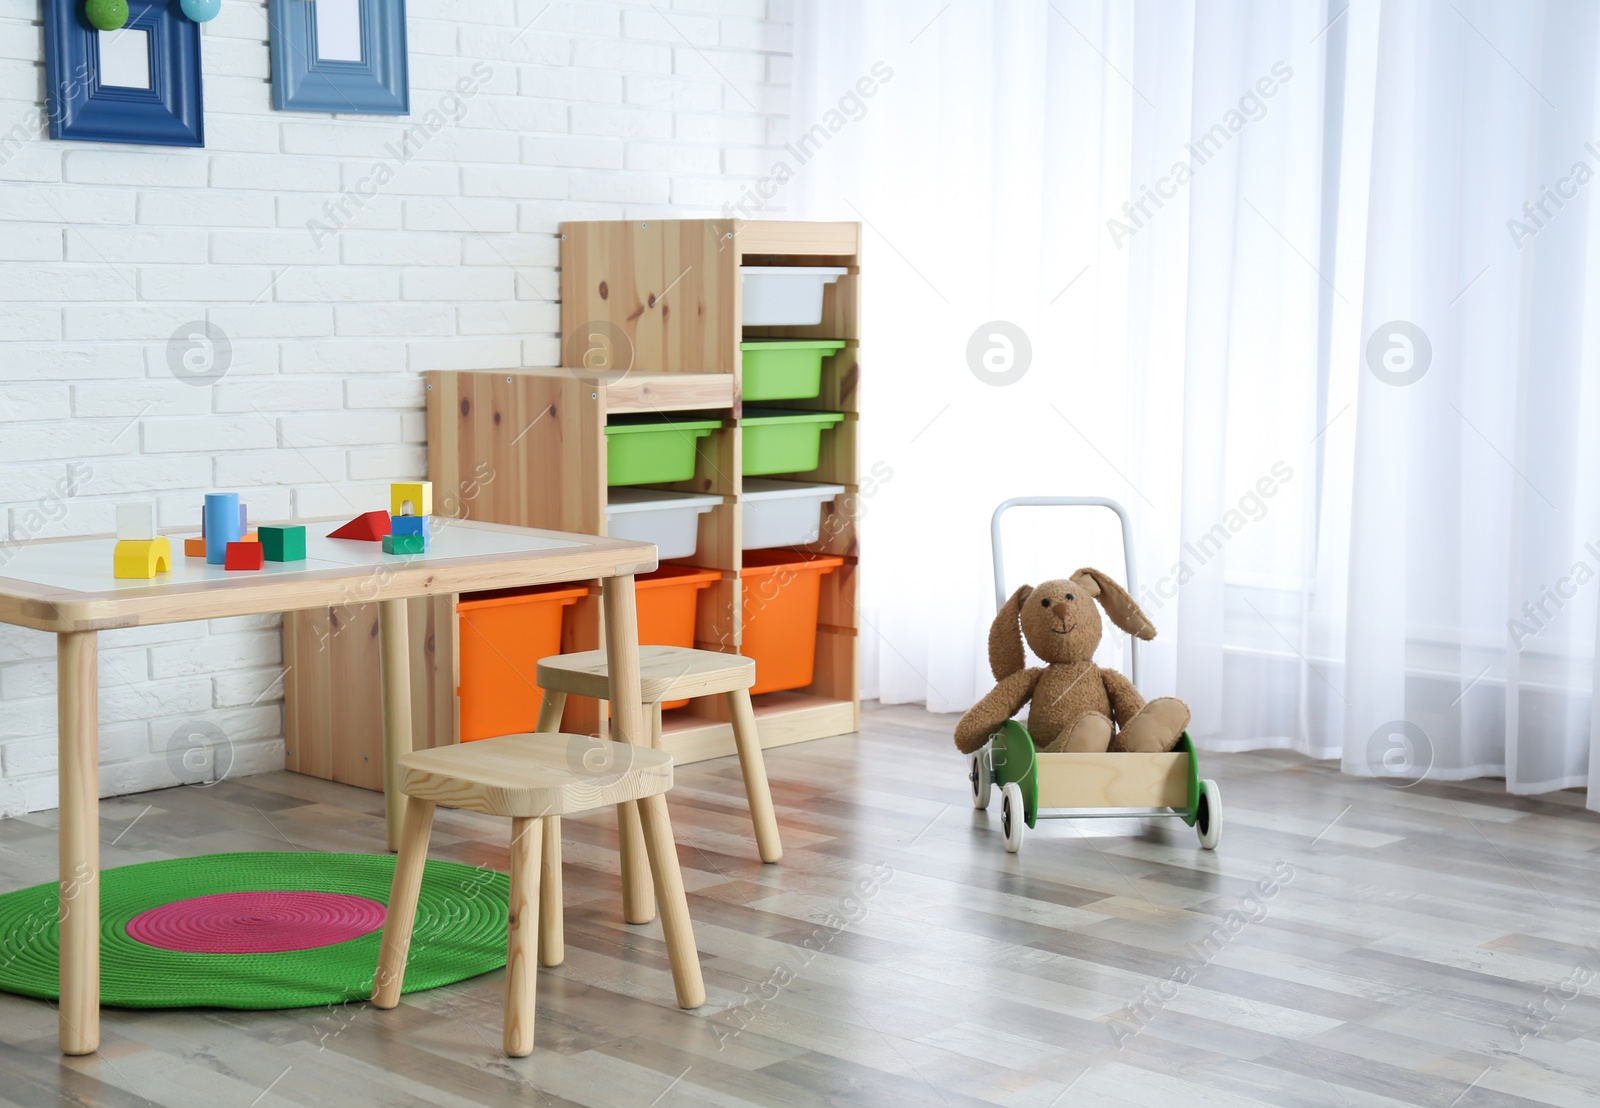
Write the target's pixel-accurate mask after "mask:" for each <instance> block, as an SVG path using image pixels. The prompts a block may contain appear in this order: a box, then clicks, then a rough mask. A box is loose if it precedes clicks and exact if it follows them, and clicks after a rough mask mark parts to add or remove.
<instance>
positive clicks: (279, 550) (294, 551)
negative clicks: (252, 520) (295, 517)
mask: <svg viewBox="0 0 1600 1108" xmlns="http://www.w3.org/2000/svg"><path fill="white" fill-rule="evenodd" d="M260 534H261V550H262V552H263V553H264V554H265V555H266V557H267V561H269V562H303V561H305V560H306V529H305V528H304V527H263V528H261V531H260Z"/></svg>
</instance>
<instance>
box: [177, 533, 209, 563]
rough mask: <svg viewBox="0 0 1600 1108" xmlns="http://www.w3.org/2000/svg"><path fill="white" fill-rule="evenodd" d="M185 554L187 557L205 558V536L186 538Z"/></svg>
mask: <svg viewBox="0 0 1600 1108" xmlns="http://www.w3.org/2000/svg"><path fill="white" fill-rule="evenodd" d="M183 556H184V557H185V558H204V557H205V556H206V540H205V538H204V537H203V536H202V537H201V538H198V539H184V540H183Z"/></svg>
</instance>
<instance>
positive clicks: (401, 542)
mask: <svg viewBox="0 0 1600 1108" xmlns="http://www.w3.org/2000/svg"><path fill="white" fill-rule="evenodd" d="M425 546H426V544H425V542H424V541H423V538H422V536H421V535H385V536H383V552H384V553H385V554H421V553H422V552H423V550H424V548H425Z"/></svg>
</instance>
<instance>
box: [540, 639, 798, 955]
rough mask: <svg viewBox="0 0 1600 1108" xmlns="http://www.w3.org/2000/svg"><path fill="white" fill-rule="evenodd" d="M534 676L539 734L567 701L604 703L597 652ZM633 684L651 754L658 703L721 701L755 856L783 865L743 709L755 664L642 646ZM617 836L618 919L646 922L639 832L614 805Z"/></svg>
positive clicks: (751, 714)
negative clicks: (721, 697) (639, 693)
mask: <svg viewBox="0 0 1600 1108" xmlns="http://www.w3.org/2000/svg"><path fill="white" fill-rule="evenodd" d="M536 673H537V680H538V682H539V687H540V688H541V689H543V690H544V702H543V704H542V705H541V706H540V708H539V722H538V724H537V725H536V726H537V728H538V730H539V731H541V732H548V731H559V730H560V729H561V712H562V710H563V709H564V708H565V707H566V703H567V697H568V696H569V695H571V696H592V697H594V698H595V699H596V700H606V701H609V700H610V699H611V680H610V677H609V674H608V670H607V668H606V652H605V651H603V650H587V651H584V652H582V653H580V654H559V655H556V656H554V657H550V658H543V659H541V660H540V661H539V665H538V668H537V671H536ZM639 678H640V681H639V683H640V687H641V689H642V690H643V694H644V703H645V705H646V706H647V707H648V708H649V709H650V720H651V722H650V742H651V745H652V746H654V747H656V748H657V749H659V748H660V746H661V702H662V701H663V700H678V699H682V698H684V697H693V696H710V695H712V694H714V693H724V694H726V696H727V699H728V713H729V715H730V716H731V717H732V723H733V742H734V746H735V748H736V749H737V750H738V752H739V768H740V769H741V770H742V771H743V773H744V794H745V797H746V798H747V799H748V800H749V802H750V820H751V822H752V823H754V824H755V830H756V849H757V850H758V851H759V852H760V854H761V860H762V861H763V862H776V861H777V860H778V859H779V858H782V857H783V843H782V842H781V841H779V838H778V820H777V817H775V816H774V815H773V814H772V792H771V790H770V789H769V788H768V787H767V767H766V762H765V761H764V760H763V758H762V756H761V739H760V737H759V736H758V735H757V734H756V716H755V711H754V710H753V709H752V708H751V706H750V686H751V685H753V684H755V680H756V664H755V661H754V660H753V659H750V658H745V657H741V656H740V655H738V654H719V653H717V652H716V651H714V650H690V649H687V648H685V647H679V646H641V647H640V648H639ZM617 834H618V835H619V836H620V837H621V838H622V839H623V841H624V842H626V843H628V844H629V848H628V849H624V850H623V852H622V857H623V860H624V862H628V861H629V859H632V860H634V864H632V865H625V866H624V869H623V873H622V915H623V918H624V919H626V920H627V921H628V922H629V923H648V922H650V920H652V919H654V918H655V906H654V904H653V903H652V902H651V899H650V875H649V874H648V873H644V872H641V867H640V866H639V865H638V864H637V860H638V859H641V858H643V857H644V852H643V851H642V850H640V849H639V825H638V823H637V821H636V820H635V818H634V816H633V814H632V812H631V811H630V810H629V806H628V805H626V804H621V805H618V806H617ZM560 872H561V836H560V833H559V832H556V833H555V834H552V835H550V836H548V837H547V838H546V839H545V873H546V875H549V874H551V873H555V874H559V873H560ZM558 944H559V940H557V941H556V943H554V944H552V945H551V947H550V948H549V950H548V954H549V956H550V957H554V959H555V961H549V960H548V958H547V957H546V953H547V951H546V949H545V947H544V946H542V945H541V948H540V959H541V961H543V962H544V964H545V965H547V966H553V965H559V964H560V963H561V951H560V946H559V945H558Z"/></svg>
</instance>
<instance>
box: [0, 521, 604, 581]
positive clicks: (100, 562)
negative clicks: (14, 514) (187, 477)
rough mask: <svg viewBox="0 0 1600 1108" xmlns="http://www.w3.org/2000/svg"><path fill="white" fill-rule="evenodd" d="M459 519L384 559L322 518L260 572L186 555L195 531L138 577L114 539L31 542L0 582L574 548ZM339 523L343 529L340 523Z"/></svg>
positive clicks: (241, 573) (175, 575) (286, 571)
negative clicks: (334, 533) (296, 554)
mask: <svg viewBox="0 0 1600 1108" xmlns="http://www.w3.org/2000/svg"><path fill="white" fill-rule="evenodd" d="M462 522H463V521H461V520H454V519H445V518H443V517H435V524H436V527H435V530H434V531H433V532H432V533H431V534H430V535H429V537H428V550H427V552H426V553H424V554H385V553H384V552H383V543H381V542H368V541H366V540H365V539H330V538H328V537H327V532H328V531H330V530H335V529H336V528H335V527H330V526H329V524H328V523H327V522H326V521H322V520H319V521H317V522H315V523H309V524H284V525H283V526H304V527H305V529H306V556H305V559H304V560H303V561H298V562H266V563H265V564H264V565H263V567H262V568H261V569H259V570H227V569H224V568H223V567H222V566H218V565H211V564H210V563H208V562H207V561H206V560H205V559H204V558H188V557H185V556H184V553H183V540H184V539H186V538H196V537H198V536H196V535H195V533H194V532H192V531H191V532H187V533H183V534H170V535H167V536H166V538H167V540H168V542H170V543H171V545H172V571H171V572H170V573H158V574H156V575H155V577H153V578H149V579H139V578H126V577H121V578H119V577H113V576H112V551H113V550H114V549H115V548H116V545H117V540H116V539H114V538H93V539H71V540H68V541H66V542H53V543H32V544H29V545H23V546H5V547H0V577H9V578H11V579H12V580H14V581H27V582H29V583H31V584H35V585H46V586H49V587H51V588H58V589H71V590H73V591H74V592H89V593H100V592H106V591H124V590H133V589H148V588H150V587H151V586H153V585H180V584H185V583H190V582H195V581H224V580H231V581H238V580H240V579H241V578H244V577H247V576H255V577H259V576H261V575H262V574H272V575H275V576H284V577H293V576H295V575H296V574H309V573H312V572H314V571H317V570H329V569H335V570H336V569H340V568H349V567H361V568H365V569H373V568H377V567H380V566H384V565H403V564H415V563H419V562H428V561H435V562H437V561H443V560H446V559H451V558H478V557H482V556H484V555H489V554H526V553H531V552H533V551H538V550H557V549H560V548H562V547H572V546H577V545H579V543H578V542H577V541H576V540H573V539H560V538H555V537H551V536H547V535H540V534H535V533H533V532H528V531H482V530H478V529H477V528H474V527H463V526H461V525H460V524H461V523H462ZM340 526H342V524H341V525H340Z"/></svg>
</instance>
